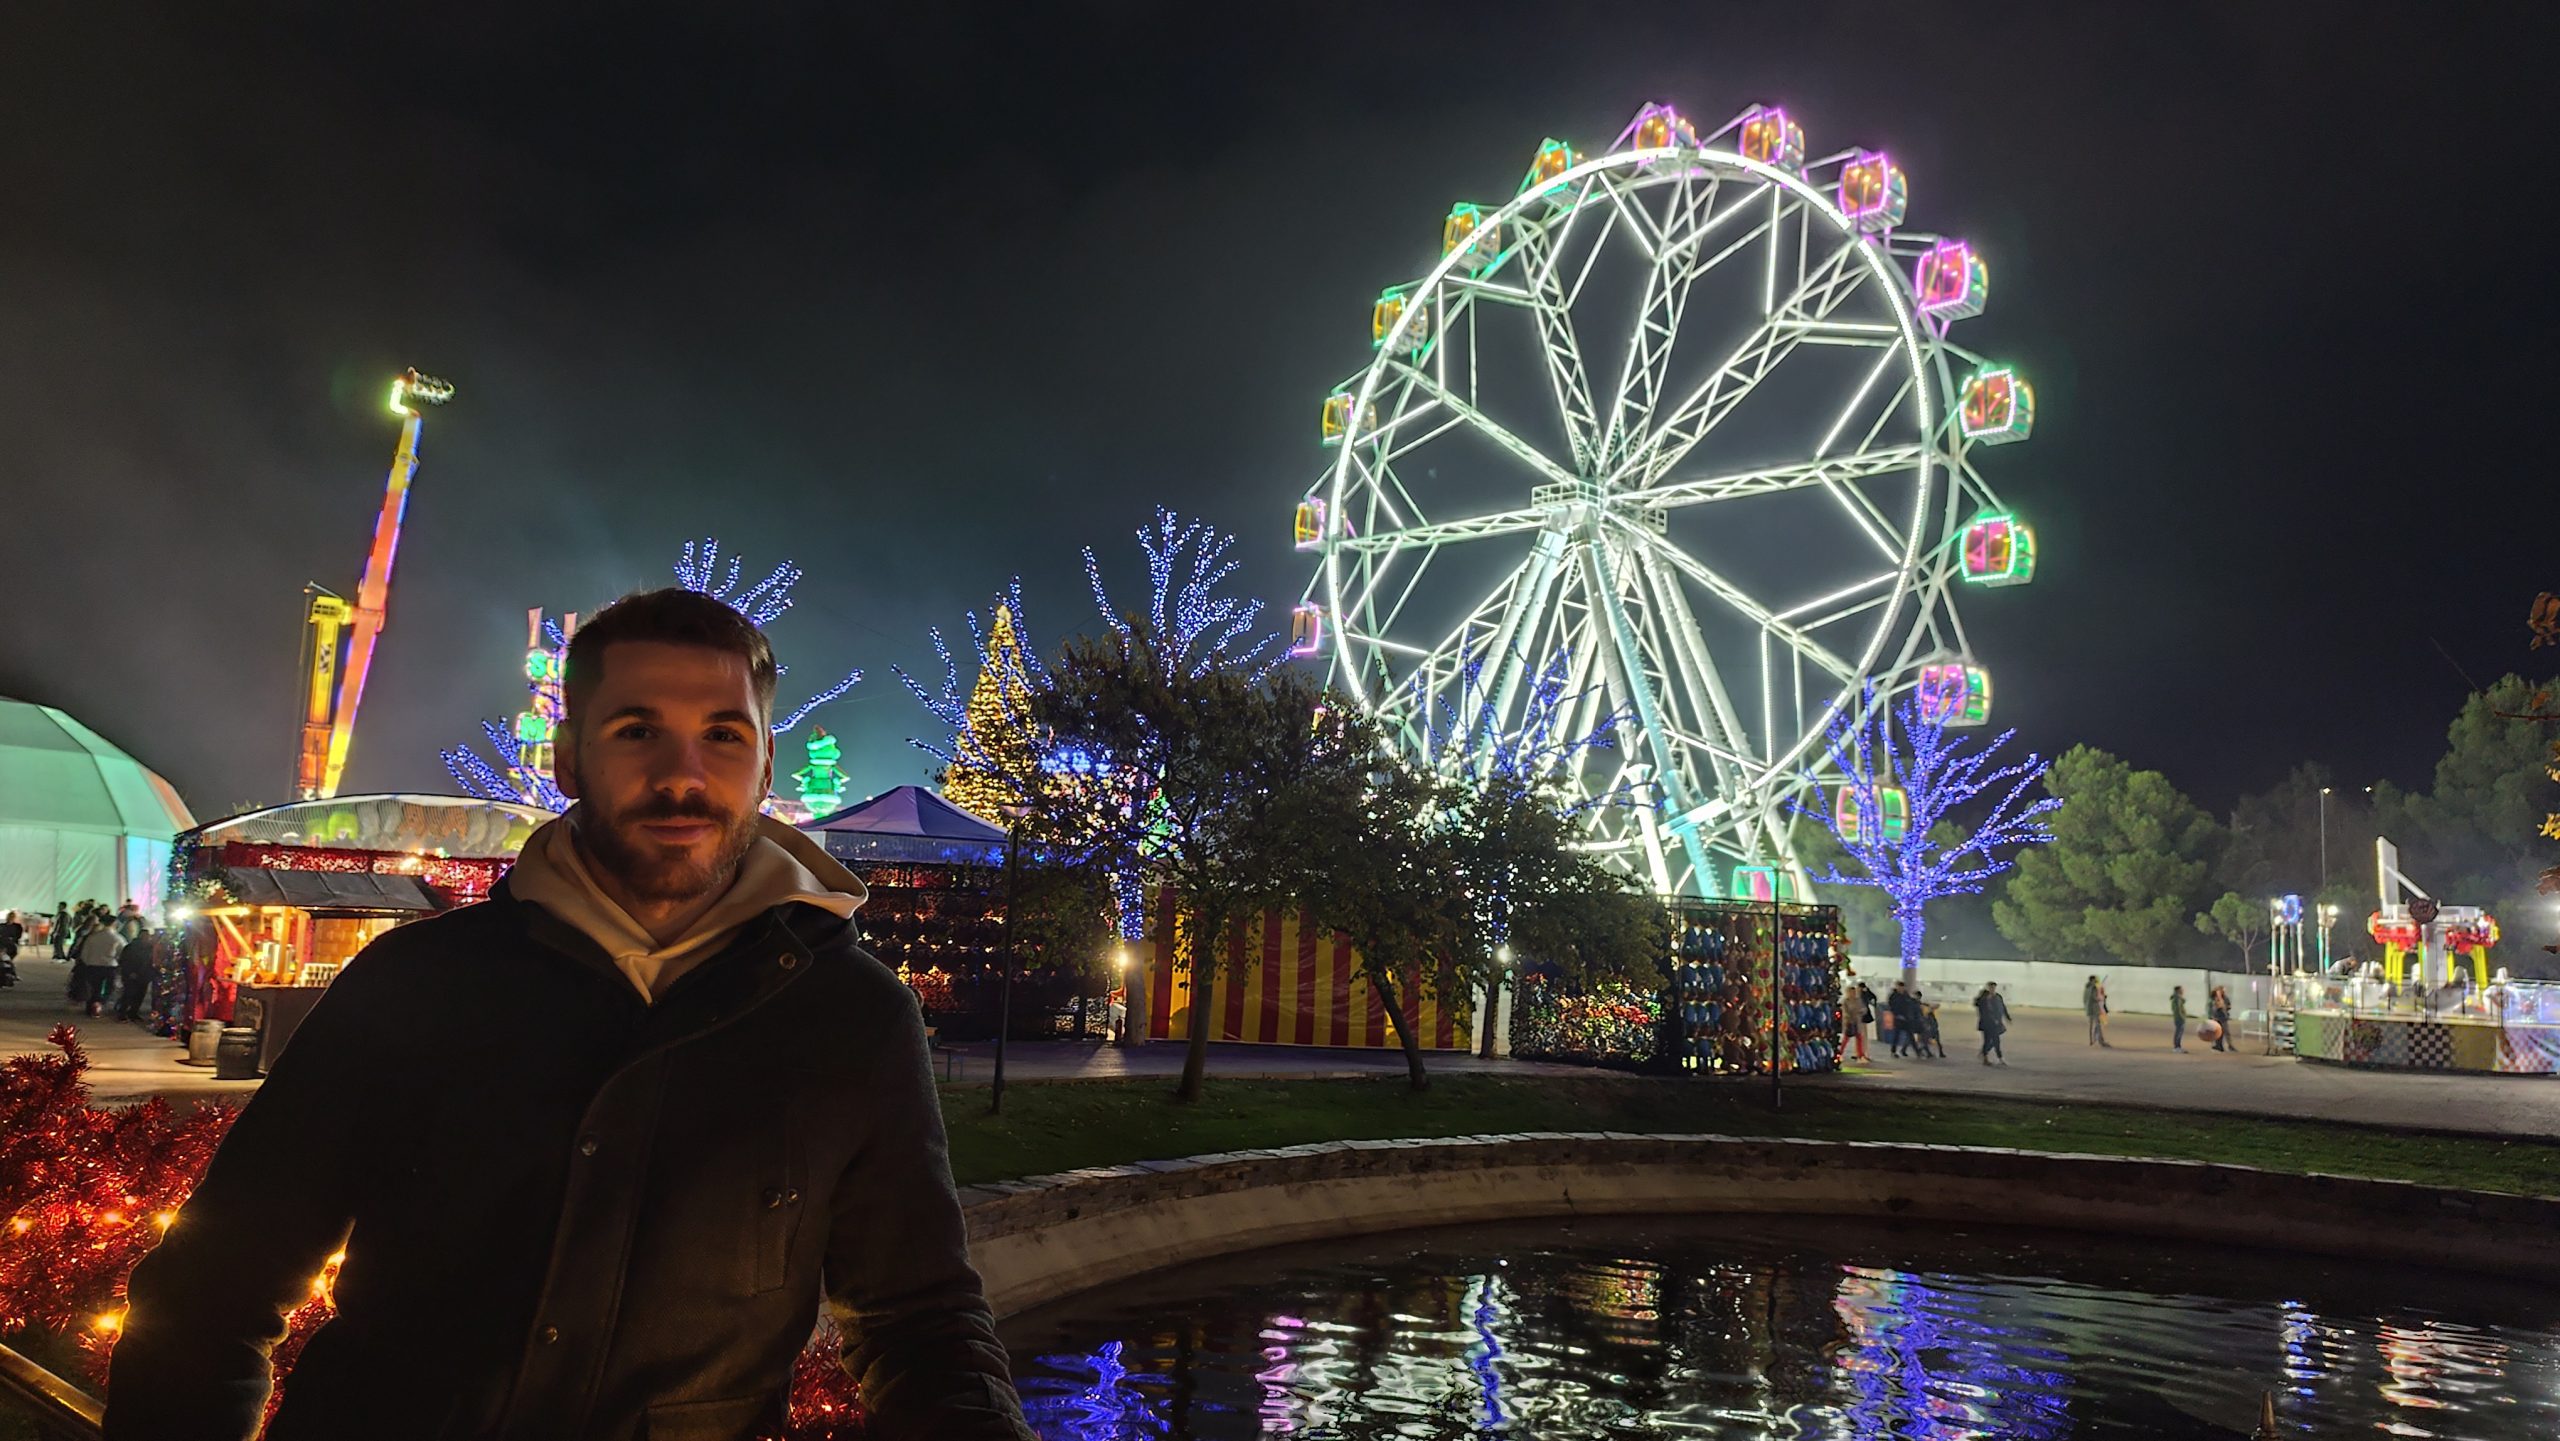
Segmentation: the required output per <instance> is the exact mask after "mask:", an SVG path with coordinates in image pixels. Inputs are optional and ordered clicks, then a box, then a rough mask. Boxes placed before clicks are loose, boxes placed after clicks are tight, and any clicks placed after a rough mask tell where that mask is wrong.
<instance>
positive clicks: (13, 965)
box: [0, 911, 27, 991]
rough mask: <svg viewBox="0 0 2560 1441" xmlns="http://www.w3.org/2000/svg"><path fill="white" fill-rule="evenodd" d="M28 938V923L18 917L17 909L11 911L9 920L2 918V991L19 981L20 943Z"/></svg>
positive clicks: (0, 969)
mask: <svg viewBox="0 0 2560 1441" xmlns="http://www.w3.org/2000/svg"><path fill="white" fill-rule="evenodd" d="M26 938H27V927H26V923H25V922H23V921H20V920H19V919H18V913H17V912H16V911H11V912H10V913H9V918H8V919H7V920H0V991H5V990H7V989H8V988H9V987H11V986H14V985H16V984H17V983H18V945H19V943H20V942H22V941H24V940H25V939H26Z"/></svg>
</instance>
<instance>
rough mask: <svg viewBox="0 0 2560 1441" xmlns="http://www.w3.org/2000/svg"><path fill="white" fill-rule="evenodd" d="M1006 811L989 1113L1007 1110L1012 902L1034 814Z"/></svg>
mask: <svg viewBox="0 0 2560 1441" xmlns="http://www.w3.org/2000/svg"><path fill="white" fill-rule="evenodd" d="M999 809H1001V810H1002V811H1003V812H1004V960H1003V962H1002V966H1003V969H1001V970H999V971H998V972H996V1076H995V1083H994V1085H993V1087H992V1088H991V1094H990V1096H989V1097H988V1100H987V1114H988V1115H991V1116H994V1115H1001V1114H1003V1112H1004V1043H1005V1037H1006V1035H1007V1033H1009V1032H1010V1031H1012V1029H1013V903H1014V891H1015V889H1016V887H1017V885H1018V884H1019V882H1020V878H1021V875H1022V818H1023V817H1024V816H1027V815H1029V814H1030V813H1031V808H1030V807H1029V806H1025V805H1009V806H1002V807H999Z"/></svg>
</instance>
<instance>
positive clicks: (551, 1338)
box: [542, 1326, 560, 1346]
mask: <svg viewBox="0 0 2560 1441" xmlns="http://www.w3.org/2000/svg"><path fill="white" fill-rule="evenodd" d="M542 1344H543V1345H545V1346H557V1345H559V1344H560V1328H559V1327H557V1326H545V1327H543V1328H542Z"/></svg>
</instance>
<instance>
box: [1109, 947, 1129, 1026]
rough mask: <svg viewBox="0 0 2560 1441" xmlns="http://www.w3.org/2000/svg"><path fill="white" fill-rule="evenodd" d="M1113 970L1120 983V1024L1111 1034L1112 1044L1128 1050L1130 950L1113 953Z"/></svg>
mask: <svg viewBox="0 0 2560 1441" xmlns="http://www.w3.org/2000/svg"><path fill="white" fill-rule="evenodd" d="M1111 970H1112V974H1113V975H1114V976H1116V977H1117V978H1118V979H1119V982H1120V985H1119V991H1120V1024H1119V1026H1118V1027H1117V1028H1116V1029H1115V1030H1113V1032H1112V1034H1111V1044H1113V1045H1115V1046H1118V1047H1120V1048H1121V1049H1123V1050H1126V1049H1127V1048H1128V1045H1129V948H1128V947H1127V946H1122V947H1121V948H1120V949H1119V950H1117V951H1115V952H1113V953H1112V956H1111Z"/></svg>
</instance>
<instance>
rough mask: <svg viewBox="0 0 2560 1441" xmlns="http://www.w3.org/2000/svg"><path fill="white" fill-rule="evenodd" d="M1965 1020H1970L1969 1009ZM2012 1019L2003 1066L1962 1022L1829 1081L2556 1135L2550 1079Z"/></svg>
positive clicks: (2143, 1019)
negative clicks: (2380, 1064) (2098, 1038)
mask: <svg viewBox="0 0 2560 1441" xmlns="http://www.w3.org/2000/svg"><path fill="white" fill-rule="evenodd" d="M1952 1009H1953V1008H1950V1015H1949V1016H1948V1017H1946V1018H1945V1019H1952ZM1965 1017H1966V1019H1967V1020H1968V1021H1970V1019H1971V1017H1972V1011H1971V1009H1970V1008H1969V1007H1968V1008H1965ZM2015 1018H2016V1021H2017V1025H2016V1027H2015V1028H2014V1029H2012V1030H2011V1031H2010V1032H2009V1034H2008V1035H2007V1036H2005V1037H2004V1038H2002V1042H2001V1049H2002V1050H2003V1051H2005V1052H2006V1053H2007V1054H2008V1057H2009V1064H2008V1065H2007V1066H2006V1067H2005V1068H1995V1067H1986V1066H1983V1065H1982V1064H1981V1063H1980V1061H1979V1059H1978V1057H1977V1053H1978V1052H1979V1051H1980V1049H1981V1046H1982V1036H1981V1033H1979V1032H1977V1031H1975V1030H1973V1029H1972V1028H1971V1026H1970V1025H1967V1026H1965V1027H1964V1028H1962V1029H1947V1030H1944V1031H1943V1032H1942V1034H1943V1035H1944V1037H1945V1039H1946V1043H1947V1052H1948V1059H1946V1060H1943V1061H1923V1060H1917V1059H1910V1060H1899V1061H1897V1060H1892V1059H1890V1058H1887V1057H1885V1056H1884V1054H1883V1052H1882V1050H1881V1049H1880V1048H1874V1047H1871V1048H1870V1050H1871V1056H1872V1061H1871V1064H1869V1065H1867V1066H1863V1067H1859V1066H1852V1067H1851V1068H1850V1071H1849V1073H1848V1074H1847V1075H1846V1076H1844V1077H1843V1078H1841V1080H1840V1081H1839V1082H1837V1083H1836V1084H1840V1085H1885V1086H1895V1087H1905V1088H1909V1089H1911V1090H1915V1091H1951V1092H1960V1093H1963V1094H1966V1095H1991V1096H2032V1097H2036V1098H2039V1099H2046V1100H2066V1101H2119V1102H2125V1103H2129V1104H2132V1105H2140V1106H2170V1107H2177V1108H2181V1109H2193V1110H2208V1111H2240V1112H2247V1113H2250V1114H2253V1115H2263V1116H2292V1117H2302V1118H2307V1119H2311V1120H2340V1121H2361V1122H2366V1123H2369V1124H2375V1125H2385V1126H2397V1127H2404V1128H2408V1129H2412V1130H2451V1131H2480V1132H2489V1133H2494V1134H2497V1135H2507V1136H2537V1137H2545V1138H2552V1137H2560V1076H2552V1077H2545V1076H2477V1075H2466V1076H2450V1075H2421V1074H2412V1073H2410V1072H2406V1071H2364V1070H2350V1069H2348V1068H2347V1067H2345V1066H2331V1065H2322V1064H2320V1063H2317V1062H2312V1061H2297V1060H2295V1059H2294V1058H2293V1057H2291V1056H2285V1055H2277V1056H2269V1055H2266V1054H2264V1051H2265V1049H2266V1043H2265V1041H2264V1039H2263V1038H2260V1037H2251V1038H2248V1039H2247V1040H2245V1041H2243V1042H2242V1049H2241V1050H2240V1052H2239V1053H2238V1054H2236V1055H2235V1054H2232V1053H2229V1052H2217V1051H2215V1050H2214V1049H2213V1048H2212V1047H2211V1046H2206V1045H2199V1044H2198V1043H2197V1041H2196V1038H2195V1028H2194V1027H2193V1026H2192V1025H2190V1026H2189V1027H2188V1029H2187V1051H2186V1054H2185V1055H2180V1054H2178V1053H2177V1052H2175V1051H2172V1050H2170V1049H2169V1022H2168V1019H2167V1018H2166V1017H2156V1018H2155V1017H2150V1016H2140V1017H2130V1016H2117V1017H2111V1018H2110V1019H2109V1022H2108V1026H2107V1038H2108V1039H2109V1040H2110V1041H2112V1042H2113V1043H2114V1045H2113V1048H2112V1049H2108V1050H2101V1049H2099V1048H2097V1047H2094V1046H2092V1045H2090V1044H2089V1027H2088V1022H2087V1021H2086V1020H2085V1019H2084V1018H2083V1017H2082V1016H2081V1015H2080V1014H2079V1013H2078V1012H2076V1011H2028V1010H2021V1011H2018V1012H2016V1013H2015Z"/></svg>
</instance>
